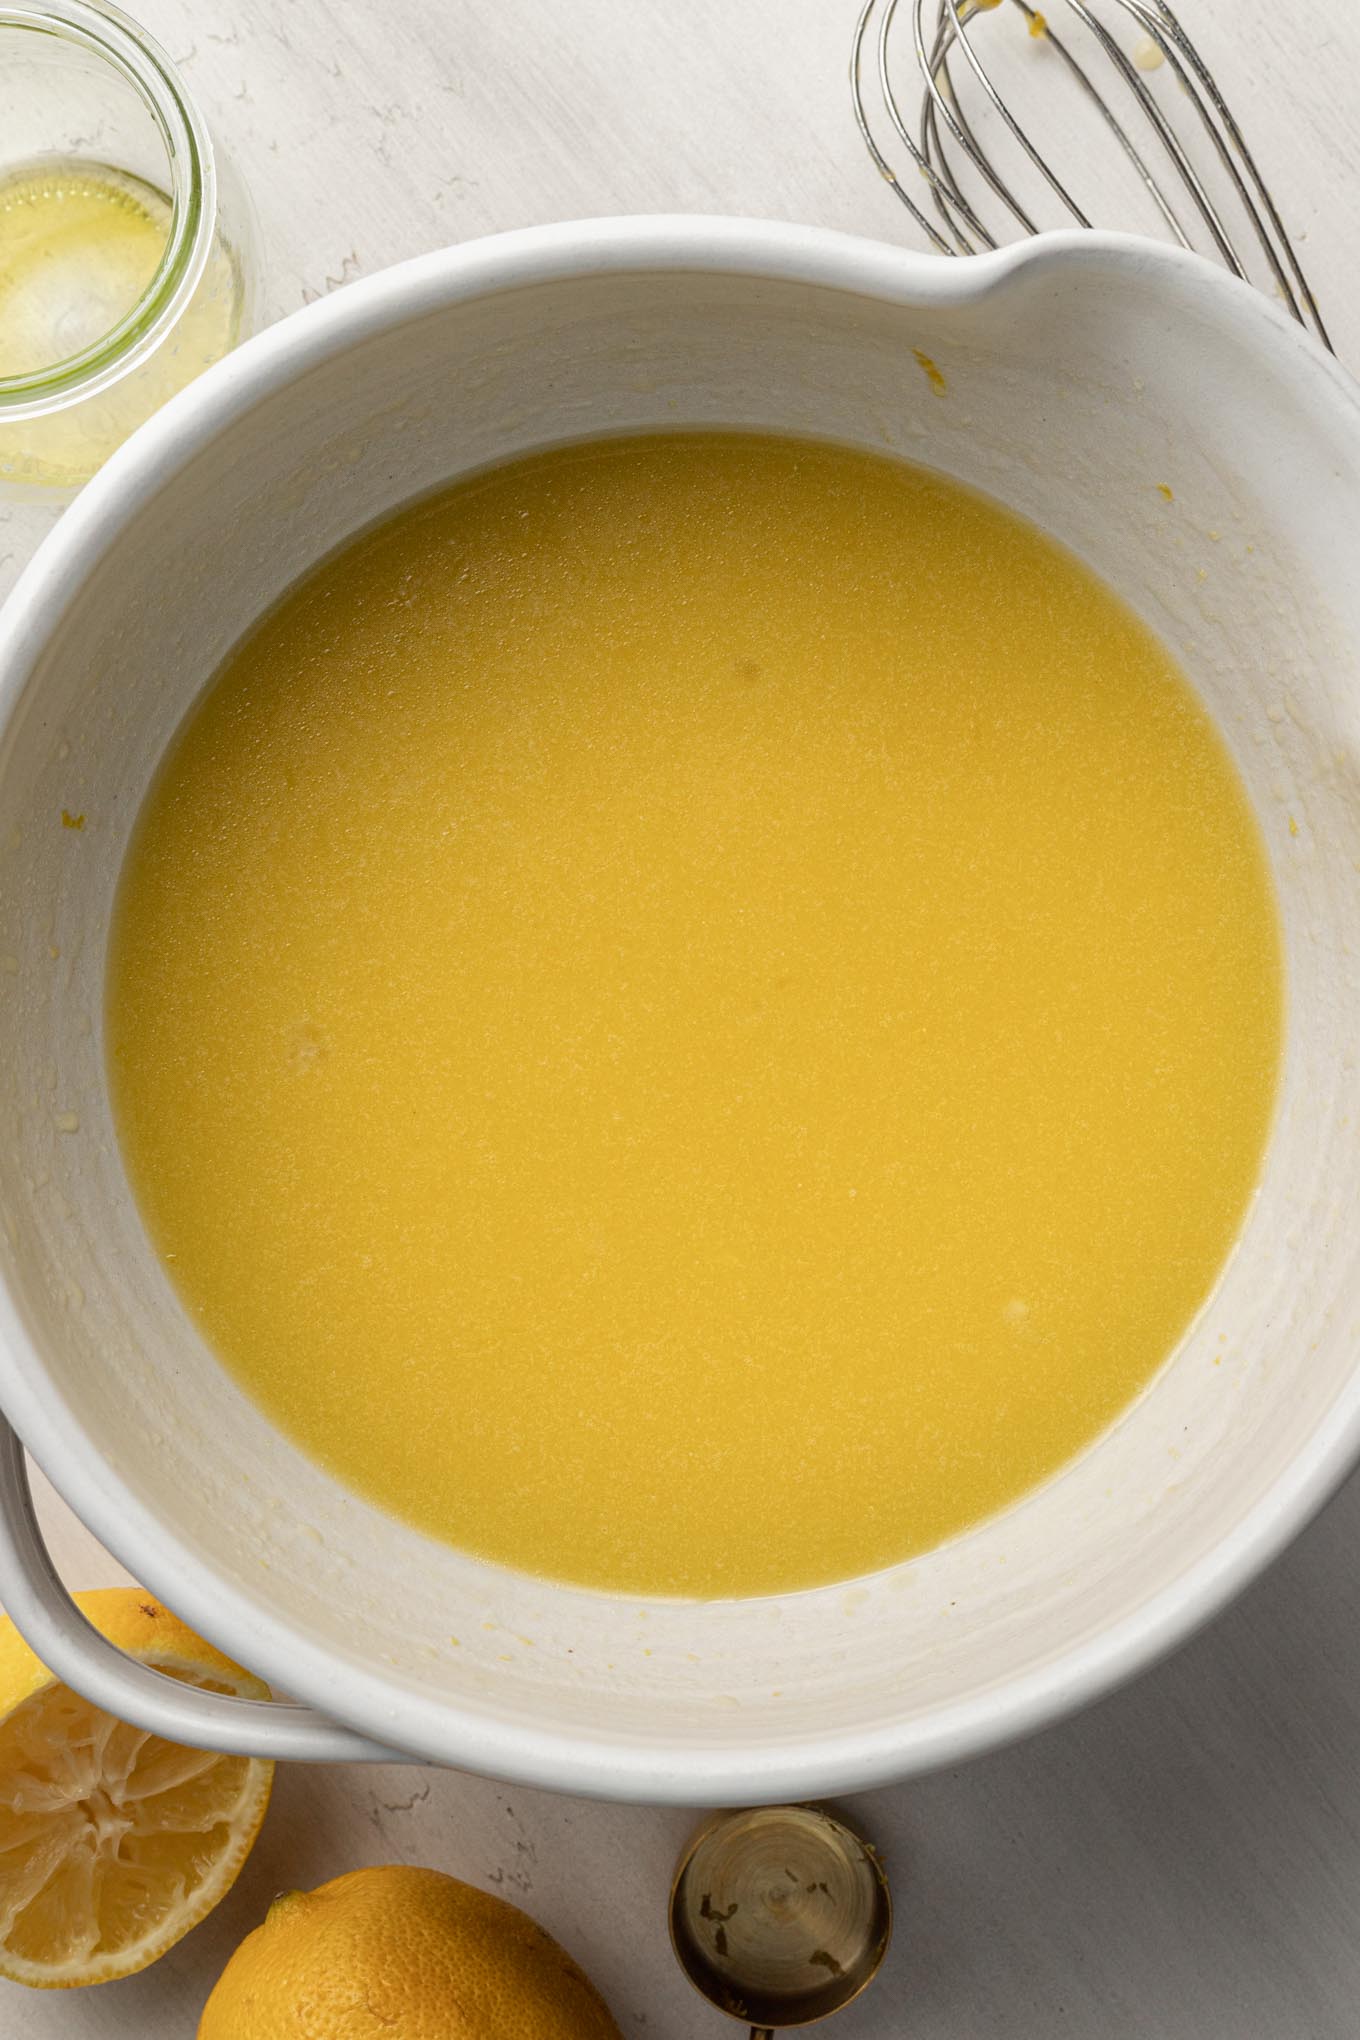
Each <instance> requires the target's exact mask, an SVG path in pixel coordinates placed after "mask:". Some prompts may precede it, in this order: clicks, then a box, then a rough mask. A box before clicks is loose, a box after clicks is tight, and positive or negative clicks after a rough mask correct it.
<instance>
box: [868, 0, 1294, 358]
mask: <svg viewBox="0 0 1360 2040" xmlns="http://www.w3.org/2000/svg"><path fill="white" fill-rule="evenodd" d="M1058 10H1061V12H1060V13H1058ZM1097 10H1099V11H1097ZM991 15H996V16H1002V15H1004V16H1006V17H1010V26H1011V28H1012V30H1018V33H1011V34H1007V33H1006V32H1005V31H1004V30H1003V29H1002V28H1001V27H1000V26H995V27H992V26H989V27H987V28H986V29H983V28H982V26H981V24H982V22H983V20H984V19H985V18H986V17H987V16H991ZM1016 15H1018V16H1019V17H1020V19H1019V21H1018V22H1016V21H1015V19H1014V17H1015V16H1016ZM928 17H929V18H928ZM1121 32H1122V36H1121ZM1130 41H1131V47H1129V48H1126V47H1125V43H1126V42H1130ZM871 42H872V44H873V45H874V47H875V49H876V56H877V66H876V70H877V93H878V101H879V102H881V104H880V106H879V107H878V108H877V109H876V111H875V113H874V114H873V115H872V116H871V113H870V107H869V104H868V101H867V99H866V92H865V79H864V73H865V70H866V68H867V65H866V49H867V47H868V46H869V45H870V43H871ZM984 51H985V53H986V56H985V60H984V54H983V53H984ZM904 69H910V70H911V71H912V97H913V100H914V104H913V105H911V106H910V107H909V108H907V109H904V105H903V96H902V94H900V93H899V86H898V80H899V79H900V78H901V77H902V75H903V73H904ZM1093 71H1094V72H1099V73H1101V74H1102V82H1097V78H1096V77H1095V76H1093V75H1092V74H1093ZM1157 74H1160V75H1157ZM1060 82H1061V83H1063V84H1065V85H1066V86H1067V87H1068V88H1070V89H1069V90H1068V91H1067V93H1066V94H1063V93H1059V94H1058V95H1057V97H1056V98H1054V99H1052V100H1047V101H1045V102H1043V111H1042V114H1041V115H1038V117H1039V118H1042V121H1043V127H1042V132H1043V133H1044V134H1045V136H1046V137H1053V138H1055V139H1056V141H1057V143H1058V147H1059V148H1065V150H1066V152H1067V153H1068V154H1070V155H1071V156H1073V158H1074V159H1079V157H1080V153H1081V150H1082V148H1083V146H1089V145H1090V144H1092V143H1094V142H1097V141H1101V142H1103V143H1104V144H1105V145H1106V146H1108V145H1109V144H1114V145H1115V146H1116V147H1117V149H1118V150H1119V151H1120V152H1122V157H1123V164H1124V174H1125V176H1126V181H1128V182H1129V183H1130V187H1131V198H1130V209H1131V210H1132V205H1133V202H1134V200H1135V199H1137V197H1138V194H1139V193H1140V192H1141V200H1139V201H1138V202H1139V203H1141V205H1142V206H1143V207H1144V208H1145V207H1146V206H1147V205H1148V204H1149V203H1150V205H1151V207H1152V208H1154V209H1155V211H1156V213H1157V214H1158V215H1159V216H1160V219H1161V222H1162V228H1163V231H1164V232H1169V233H1170V235H1171V236H1172V237H1173V238H1174V239H1175V240H1176V241H1178V242H1179V243H1180V245H1181V246H1182V247H1183V248H1195V247H1198V248H1199V249H1200V250H1201V252H1204V253H1209V252H1213V253H1215V254H1217V256H1218V257H1219V259H1220V260H1221V261H1222V262H1223V263H1225V264H1226V266H1227V267H1228V268H1229V269H1230V270H1231V271H1232V273H1233V275H1234V276H1240V277H1242V278H1244V279H1246V280H1247V281H1251V282H1259V283H1261V284H1262V285H1263V286H1264V287H1265V288H1267V289H1270V290H1273V291H1274V293H1275V294H1276V295H1277V296H1278V297H1279V298H1280V299H1281V301H1282V302H1283V303H1284V304H1285V305H1286V306H1287V307H1288V309H1289V310H1290V311H1291V312H1292V313H1293V315H1294V317H1295V318H1296V319H1298V320H1299V322H1300V323H1301V324H1302V325H1305V326H1308V327H1311V329H1312V330H1313V332H1314V333H1316V335H1317V337H1318V338H1319V339H1320V340H1321V341H1322V343H1323V345H1324V346H1326V347H1330V346H1331V342H1330V340H1329V339H1328V337H1327V329H1326V327H1325V326H1324V324H1323V321H1322V315H1321V313H1320V312H1319V310H1318V307H1317V301H1316V299H1315V298H1314V296H1313V293H1312V291H1311V289H1310V288H1309V286H1308V281H1307V279H1306V277H1305V276H1304V274H1303V270H1302V268H1301V266H1300V264H1299V260H1298V257H1297V256H1296V254H1295V252H1294V249H1293V246H1292V244H1291V242H1290V240H1289V236H1288V234H1287V233H1286V232H1285V228H1284V224H1283V222H1282V221H1281V218H1280V215H1279V212H1278V210H1277V208H1276V205H1275V201H1274V199H1273V198H1272V197H1271V195H1270V192H1269V190H1268V189H1267V187H1266V184H1265V180H1264V179H1263V178H1262V176H1261V173H1260V171H1259V170H1258V169H1257V167H1256V163H1255V160H1254V158H1253V157H1252V153H1251V150H1250V149H1249V148H1248V147H1247V143H1246V140H1245V138H1244V136H1243V133H1242V130H1241V128H1240V127H1239V126H1238V124H1237V122H1236V120H1235V119H1234V118H1233V115H1232V113H1231V111H1230V110H1229V108H1228V105H1227V102H1226V100H1225V99H1224V97H1223V94H1222V92H1221V91H1220V90H1219V87H1218V85H1217V84H1216V82H1215V80H1214V77H1213V75H1212V73H1211V72H1210V71H1209V69H1208V67H1207V65H1206V64H1205V63H1204V61H1203V59H1202V58H1201V57H1200V54H1199V52H1198V50H1197V49H1196V48H1195V45H1194V44H1193V43H1192V42H1191V40H1190V38H1189V36H1188V35H1187V34H1186V32H1185V30H1184V28H1182V26H1181V24H1180V22H1179V20H1178V19H1177V17H1176V15H1175V14H1174V13H1173V12H1172V10H1171V8H1170V7H1169V6H1168V5H1167V0H1093V4H1087V0H1052V11H1050V13H1048V14H1043V13H1041V12H1040V11H1039V9H1038V8H1037V7H1033V6H1031V5H1030V4H1029V0H1009V4H1007V0H863V6H862V7H861V10H860V14H859V18H858V21H857V22H856V25H855V36H854V44H853V47H852V51H851V58H850V85H851V92H852V96H853V100H854V108H855V118H856V120H857V121H858V123H859V130H860V133H861V134H862V136H863V137H864V142H865V146H866V148H867V149H868V151H869V154H870V156H871V157H872V158H873V160H874V163H875V164H876V165H877V167H878V170H879V172H880V173H881V175H882V176H883V177H884V178H886V180H887V182H888V183H889V184H890V185H891V186H892V189H893V190H894V191H895V192H896V194H897V196H898V198H899V199H900V200H901V201H902V204H903V205H904V206H905V207H906V209H907V211H908V212H909V213H910V214H911V216H912V218H913V220H914V221H915V222H916V224H917V226H918V227H919V228H920V229H921V231H922V232H923V233H924V234H925V236H926V237H927V239H928V240H929V242H930V244H931V246H932V247H933V248H935V249H936V250H937V251H938V252H939V253H940V254H942V255H972V254H976V253H978V252H979V251H980V250H982V249H986V248H995V247H997V246H998V245H999V244H1000V243H1001V242H1002V241H1006V240H1013V239H1015V238H1016V237H1017V236H1018V235H1021V234H1036V233H1038V232H1039V231H1040V229H1041V226H1043V225H1050V226H1052V225H1064V226H1077V227H1089V226H1091V225H1092V224H1093V222H1092V221H1091V220H1090V219H1089V218H1088V216H1087V214H1086V213H1085V212H1084V211H1083V209H1082V207H1081V206H1080V205H1079V204H1078V202H1077V200H1076V199H1075V198H1074V197H1073V195H1072V193H1071V191H1070V190H1069V189H1068V186H1067V182H1066V180H1065V177H1064V176H1063V175H1061V174H1060V173H1059V171H1058V170H1057V169H1055V168H1054V163H1053V161H1052V160H1051V158H1052V156H1053V155H1054V154H1056V153H1057V150H1055V148H1054V146H1053V143H1052V142H1049V141H1046V145H1045V148H1040V147H1039V145H1038V144H1037V143H1036V142H1035V140H1034V138H1033V134H1034V128H1035V126H1036V115H1034V114H1032V115H1030V116H1029V118H1028V120H1026V119H1024V118H1022V115H1021V113H1020V112H1018V111H1017V107H1018V106H1019V105H1020V104H1021V103H1022V102H1023V101H1024V100H1025V99H1026V97H1027V96H1028V98H1029V99H1034V95H1035V91H1036V88H1038V89H1040V90H1047V88H1048V87H1050V86H1057V85H1058V84H1059V83H1060ZM1105 88H1108V89H1105ZM918 89H919V98H917V97H916V92H917V90H918ZM1037 106H1038V102H1036V113H1037ZM884 118H886V121H887V123H888V126H889V127H890V129H891V131H892V132H891V137H890V136H889V135H888V133H887V130H886V129H885V128H884V127H883V126H882V120H883V119H884ZM876 124H877V125H878V128H879V133H880V134H882V135H883V136H884V142H883V145H880V142H879V140H878V139H877V138H876V136H875V125H876ZM1101 129H1103V131H1104V132H1103V136H1102V135H1101V133H1100V130H1101ZM899 144H900V149H903V150H905V151H906V156H907V158H908V159H909V161H910V165H911V168H910V170H909V171H908V170H907V168H906V164H905V162H904V163H903V168H904V174H906V175H908V176H915V177H917V178H919V179H920V180H921V182H922V184H923V186H924V189H923V190H922V191H921V192H920V193H919V194H917V195H916V196H913V194H912V192H911V191H909V190H908V189H907V188H906V186H905V185H904V184H903V183H902V181H901V180H900V179H899V177H898V175H897V172H896V170H895V169H894V167H893V164H892V162H891V161H890V159H889V156H888V154H887V153H885V150H886V149H891V150H892V151H893V152H894V153H895V154H897V155H898V160H899V162H902V161H903V159H902V157H901V154H900V150H899V148H898V145H899ZM1195 150H1198V158H1197V157H1196V155H1195V153H1193V152H1194V151H1195ZM1116 161H1117V158H1116ZM918 201H919V202H918ZM932 213H933V215H934V217H932ZM1040 215H1042V217H1041V216H1040ZM1121 223H1123V222H1121ZM1108 224H1111V225H1113V224H1116V222H1114V221H1110V222H1108ZM1242 249H1245V250H1246V254H1245V255H1244V254H1243V253H1242V252H1240V251H1241V250H1242ZM1252 271H1254V274H1253V273H1252Z"/></svg>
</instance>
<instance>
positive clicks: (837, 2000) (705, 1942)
mask: <svg viewBox="0 0 1360 2040" xmlns="http://www.w3.org/2000/svg"><path fill="white" fill-rule="evenodd" d="M670 1924H671V1946H672V1947H673V1948H674V1950H675V1953H676V1958H677V1960H678V1961H679V1963H680V1967H681V1968H682V1969H683V1970H684V1972H685V1974H686V1976H687V1977H688V1978H689V1980H690V1982H691V1983H692V1984H693V1985H694V1987H695V1989H696V1990H698V1991H701V1992H702V1993H703V1995H704V1996H705V1997H706V1998H707V1999H708V2000H709V2003H710V2004H714V2005H716V2006H717V2007H718V2010H719V2011H720V2012H726V2013H727V2014H728V2016H729V2017H730V2018H734V2019H744V2020H746V2021H747V2022H748V2023H749V2025H750V2027H751V2040H774V2035H775V2034H776V2032H779V2031H782V2030H784V2029H785V2028H787V2027H790V2026H810V2025H812V2024H813V2023H814V2021H816V2020H817V2019H825V2018H827V2017H829V2016H830V2014H831V2013H832V2012H838V2011H840V2010H841V2008H842V2006H843V2005H848V2004H849V2003H850V2001H851V1999H852V1998H857V1997H858V1996H859V1994H860V1992H861V1991H862V1990H863V1989H864V1988H865V1987H866V1985H868V1984H869V1983H871V1982H872V1980H873V1978H874V1976H875V1975H876V1974H877V1972H878V1967H879V1964H880V1963H881V1962H882V1960H883V1957H884V1954H885V1953H886V1951H887V1946H888V1937H889V1935H890V1934H891V1932H892V1899H891V1897H890V1896H889V1892H888V1880H887V1878H886V1877H885V1875H884V1873H883V1866H882V1864H881V1863H880V1862H879V1859H878V1855H877V1853H876V1851H875V1849H874V1847H873V1845H872V1843H870V1842H869V1841H867V1840H866V1839H865V1837H864V1836H863V1835H861V1834H858V1833H856V1831H855V1829H854V1828H852V1827H851V1826H850V1825H849V1824H848V1822H847V1821H846V1820H845V1819H844V1818H843V1817H842V1816H841V1815H840V1814H838V1813H833V1812H831V1811H830V1810H829V1809H828V1808H826V1807H822V1806H756V1807H752V1808H750V1809H749V1810H748V1811H746V1812H744V1813H727V1814H718V1815H716V1816H715V1817H714V1818H713V1819H712V1820H710V1821H708V1822H706V1823H705V1825H704V1826H703V1827H702V1828H700V1830H699V1832H698V1834H697V1835H695V1836H694V1838H693V1840H692V1841H691V1842H690V1843H689V1845H688V1847H687V1848H686V1849H685V1852H684V1854H683V1855H682V1856H681V1858H680V1861H679V1863H678V1864H677V1865H676V1870H675V1878H674V1881H673V1882H672V1884H671V1900H670Z"/></svg>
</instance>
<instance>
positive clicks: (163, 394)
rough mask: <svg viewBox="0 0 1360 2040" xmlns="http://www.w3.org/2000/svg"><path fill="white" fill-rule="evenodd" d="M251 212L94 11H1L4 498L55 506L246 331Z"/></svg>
mask: <svg viewBox="0 0 1360 2040" xmlns="http://www.w3.org/2000/svg"><path fill="white" fill-rule="evenodd" d="M253 239H254V237H253V233H252V222H251V217H250V209H249V204H248V201H247V200H246V197H245V194H244V192H243V191H242V190H241V188H240V187H239V185H238V184H237V182H236V180H235V178H234V177H233V175H232V173H231V170H230V167H229V165H227V164H226V163H225V162H224V161H223V160H222V158H221V157H220V156H217V155H216V154H215V152H214V149H213V146H212V141H211V138H210V137H209V134H208V131H207V128H206V126H205V124H204V122H203V119H202V117H201V115H200V114H199V112H198V109H197V108H196V107H195V105H194V103H193V101H192V99H191V98H190V96H189V94H188V93H187V91H186V90H185V87H184V84H183V81H182V79H181V78H180V77H179V75H178V73H177V71H176V70H175V67H174V65H173V64H172V63H171V61H170V59H169V58H168V57H167V56H166V54H165V52H164V51H163V50H161V49H160V48H159V46H158V45H157V44H156V43H155V42H154V40H153V39H152V38H151V37H150V36H148V35H147V34H146V32H145V31H144V30H143V29H141V28H140V27H138V26H137V25H136V24H135V23H133V22H132V21H130V20H129V19H128V18H127V16H126V15H124V14H122V13H120V12H119V11H118V10H117V9H116V8H113V7H109V6H105V5H103V4H100V0H42V4H41V5H34V6H5V5H0V490H3V491H5V492H6V493H8V494H15V493H17V494H20V495H26V496H27V495H33V496H39V497H43V496H45V497H47V498H48V499H49V500H54V501H58V502H59V501H60V500H61V499H62V497H63V496H64V495H68V494H70V493H71V492H72V491H74V490H75V489H77V488H78V487H79V486H80V485H81V483H82V482H85V481H87V480H88V479H89V477H90V476H91V475H92V474H93V473H94V472H95V470H96V469H97V468H98V467H100V466H101V465H102V464H103V462H104V461H105V460H106V459H107V458H108V456H109V454H110V453H112V452H113V450H114V448H115V447H116V446H118V445H119V444H121V442H122V441H123V440H124V439H125V438H126V437H127V436H128V434H129V433H130V432H132V431H133V430H134V429H135V428H136V427H137V426H138V425H140V424H141V423H142V421H143V420H144V419H145V418H148V417H149V416H150V415H151V413H152V412H153V411H155V410H157V409H158V408H159V407H160V405H162V404H163V403H165V401H166V400H167V399H168V398H169V397H172V396H173V395H174V394H175V392H176V391H177V390H179V389H182V388H183V386H184V385H185V384H186V383H187V382H189V381H191V380H192V379H193V377H194V376H196V375H198V374H199V373H200V372H201V371H202V370H203V369H205V368H207V367H209V366H210V365H211V363H212V362H214V361H216V360H218V359H219V358H220V357H221V356H222V355H223V354H225V353H227V352H228V350H229V349H230V348H232V347H233V346H235V344H236V342H237V340H239V339H240V338H242V337H243V335H244V334H245V333H246V332H248V331H249V329H250V323H251V315H252V299H253V283H254V259H253V258H254V248H253Z"/></svg>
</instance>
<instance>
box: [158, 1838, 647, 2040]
mask: <svg viewBox="0 0 1360 2040" xmlns="http://www.w3.org/2000/svg"><path fill="white" fill-rule="evenodd" d="M340 2034H344V2036H345V2040H370V2036H371V2040H530V2036H532V2040H620V2035H619V2029H618V2027H617V2026H616V2025H615V2024H614V2021H613V2020H612V2019H611V2018H610V2016H609V2013H608V2012H607V2010H606V2009H605V2005H604V2001H603V1999H602V1998H601V1997H600V1995H599V1993H598V1992H597V1991H596V1989H595V1987H594V1985H593V1984H592V1983H591V1982H590V1981H589V1979H588V1978H587V1977H586V1976H584V1975H583V1974H582V1972H581V1970H579V1969H578V1968H577V1966H576V1964H575V1963H574V1962H573V1961H572V1959H571V1957H570V1955H568V1954H567V1952H566V1950H565V1949H564V1948H559V1947H558V1945H557V1943H556V1941H554V1940H553V1939H552V1937H551V1935H549V1934H545V1933H544V1931H543V1929H542V1927H540V1926H537V1925H536V1924H535V1922H534V1921H533V1920H531V1919H530V1918H529V1917H528V1915H527V1914H526V1913H522V1912H520V1911H519V1909H518V1907H516V1906H513V1905H508V1904H507V1903H506V1901H505V1900H504V1899H503V1898H493V1897H492V1896H491V1894H490V1893H489V1892H486V1891H478V1890H477V1889H476V1888H475V1887H474V1886H473V1885H471V1884H462V1883H460V1882H459V1880H458V1879H457V1878H456V1877H446V1876H445V1875H444V1873H443V1872H442V1871H440V1870H412V1869H407V1868H404V1867H402V1866H400V1865H396V1864H391V1865H388V1866H387V1867H386V1868H383V1869H377V1870H351V1871H350V1872H349V1873H348V1874H347V1875H346V1876H344V1877H335V1878H332V1880H331V1882H330V1883H329V1884H321V1885H318V1887H317V1889H316V1890H315V1891H290V1892H289V1893H287V1895H286V1896H285V1897H283V1898H279V1899H276V1900H275V1901H274V1904H273V1905H272V1906H271V1907H270V1909H269V1912H268V1914H267V1915H266V1917H265V1920H264V1923H263V1925H262V1926H258V1927H257V1928H256V1929H255V1931H254V1933H253V1934H248V1935H247V1936H246V1938H245V1940H244V1941H243V1942H242V1943H241V1945H240V1947H239V1948H238V1949H237V1951H236V1953H235V1954H234V1955H233V1956H232V1958H231V1960H230V1962H229V1963H228V1964H227V1966H226V1968H225V1969H224V1970H223V1972H222V1974H221V1976H220V1977H219V1978H218V1982H217V1988H216V1989H215V1990H214V1992H213V1994H212V1996H211V1997H210V1998H209V1999H208V2002H207V2004H206V2005H205V2006H204V2008H203V2017H202V2019H201V2021H200V2023H199V2028H198V2040H338V2036H339V2035H340Z"/></svg>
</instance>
